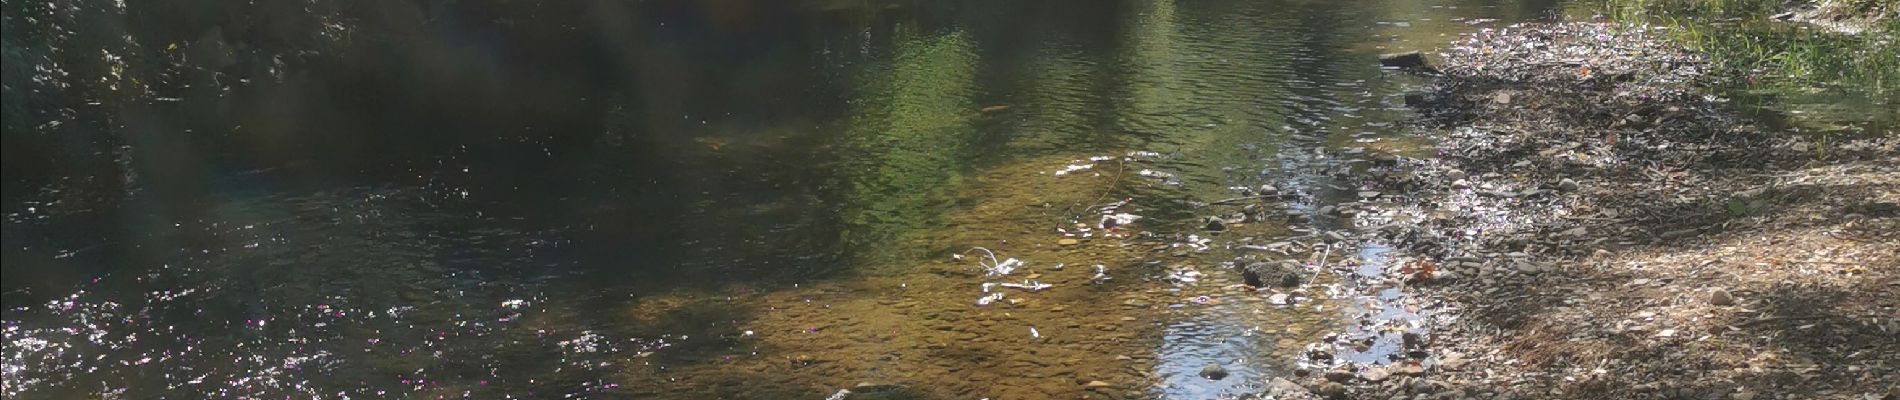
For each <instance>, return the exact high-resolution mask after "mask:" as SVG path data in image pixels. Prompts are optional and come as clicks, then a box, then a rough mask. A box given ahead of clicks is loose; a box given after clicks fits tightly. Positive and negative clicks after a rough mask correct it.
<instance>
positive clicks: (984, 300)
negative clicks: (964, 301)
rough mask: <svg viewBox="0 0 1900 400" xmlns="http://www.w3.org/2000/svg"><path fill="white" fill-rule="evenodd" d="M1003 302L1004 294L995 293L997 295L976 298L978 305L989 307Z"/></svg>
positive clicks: (991, 294)
mask: <svg viewBox="0 0 1900 400" xmlns="http://www.w3.org/2000/svg"><path fill="white" fill-rule="evenodd" d="M1002 300H1003V292H995V293H990V294H986V295H983V297H978V298H976V305H978V306H987V305H990V304H992V303H996V302H998V301H1002Z"/></svg>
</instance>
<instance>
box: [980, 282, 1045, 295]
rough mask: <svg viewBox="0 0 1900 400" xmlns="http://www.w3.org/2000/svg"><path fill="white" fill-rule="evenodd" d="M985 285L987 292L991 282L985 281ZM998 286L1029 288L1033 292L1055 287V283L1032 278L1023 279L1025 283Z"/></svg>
mask: <svg viewBox="0 0 1900 400" xmlns="http://www.w3.org/2000/svg"><path fill="white" fill-rule="evenodd" d="M983 285H985V286H984V288H985V289H984V290H983V291H985V292H988V291H989V289H988V287H989V286H988V285H989V284H988V283H985V284H983ZM998 286H1002V287H1006V288H1010V289H1022V290H1028V291H1031V292H1036V291H1041V290H1043V289H1048V288H1052V287H1055V285H1051V284H1047V283H1042V282H1037V281H1032V280H1023V283H1002V284H998Z"/></svg>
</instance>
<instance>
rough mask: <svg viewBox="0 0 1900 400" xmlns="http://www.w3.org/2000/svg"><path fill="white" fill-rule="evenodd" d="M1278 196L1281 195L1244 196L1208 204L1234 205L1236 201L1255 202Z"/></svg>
mask: <svg viewBox="0 0 1900 400" xmlns="http://www.w3.org/2000/svg"><path fill="white" fill-rule="evenodd" d="M1276 196H1279V195H1277V194H1273V195H1267V194H1263V195H1255V196H1244V197H1235V198H1231V199H1220V200H1214V201H1211V202H1208V203H1207V205H1210V206H1213V205H1222V204H1227V203H1232V202H1236V201H1241V200H1255V199H1265V198H1268V197H1276Z"/></svg>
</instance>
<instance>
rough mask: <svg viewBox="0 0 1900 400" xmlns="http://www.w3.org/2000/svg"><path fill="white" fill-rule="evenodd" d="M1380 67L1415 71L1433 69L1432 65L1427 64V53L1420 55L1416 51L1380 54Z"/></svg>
mask: <svg viewBox="0 0 1900 400" xmlns="http://www.w3.org/2000/svg"><path fill="white" fill-rule="evenodd" d="M1379 65H1381V66H1386V67H1392V68H1400V69H1414V68H1417V69H1430V68H1431V66H1430V65H1427V64H1426V63H1425V53H1420V52H1416V51H1407V52H1403V53H1386V54H1380V55H1379Z"/></svg>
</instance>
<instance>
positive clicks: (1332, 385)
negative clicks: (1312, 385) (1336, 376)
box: [1314, 382, 1346, 399]
mask: <svg viewBox="0 0 1900 400" xmlns="http://www.w3.org/2000/svg"><path fill="white" fill-rule="evenodd" d="M1314 393H1318V394H1319V395H1320V396H1324V397H1326V398H1328V399H1344V398H1346V385H1341V384H1339V382H1326V383H1323V384H1320V385H1319V390H1315V391H1314Z"/></svg>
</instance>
